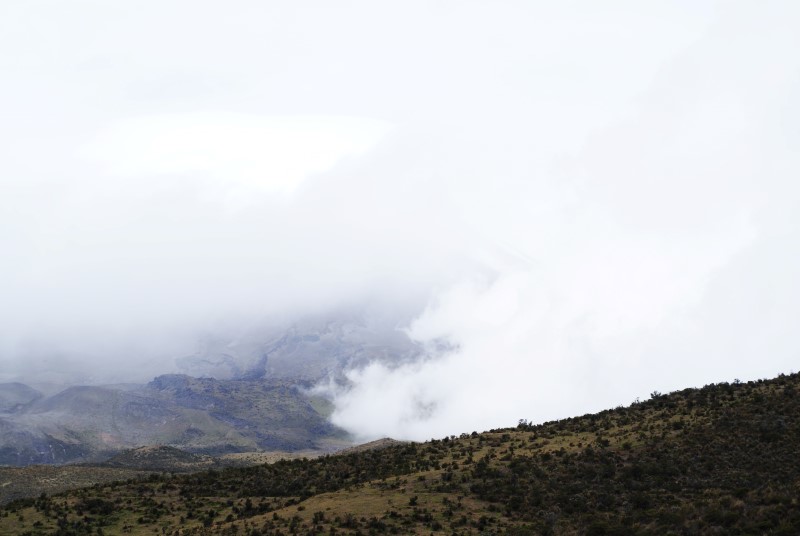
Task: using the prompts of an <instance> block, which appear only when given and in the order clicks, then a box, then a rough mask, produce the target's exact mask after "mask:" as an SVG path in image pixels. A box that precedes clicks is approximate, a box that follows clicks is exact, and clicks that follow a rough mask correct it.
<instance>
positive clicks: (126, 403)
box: [0, 374, 345, 466]
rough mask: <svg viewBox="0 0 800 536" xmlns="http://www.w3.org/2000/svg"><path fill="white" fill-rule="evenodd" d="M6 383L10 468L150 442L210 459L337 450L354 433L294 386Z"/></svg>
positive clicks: (0, 447) (163, 380)
mask: <svg viewBox="0 0 800 536" xmlns="http://www.w3.org/2000/svg"><path fill="white" fill-rule="evenodd" d="M3 387H4V388H5V390H0V393H2V394H3V397H2V400H0V402H2V404H0V465H10V466H25V465H31V464H48V463H49V464H63V463H75V462H81V463H87V462H99V461H104V460H106V459H108V458H109V457H111V456H113V455H115V454H118V453H120V452H122V451H125V450H127V449H131V448H136V447H139V446H143V445H170V446H173V447H176V448H180V449H184V450H188V451H191V452H193V453H198V454H210V455H223V454H227V453H233V452H263V451H305V450H312V449H314V450H320V451H327V450H330V448H331V444H335V445H337V446H338V445H339V444H340V443H342V438H343V437H344V436H345V434H344V432H343V431H342V430H339V429H337V428H336V427H334V426H332V425H331V424H330V423H329V422H328V419H327V413H326V411H327V410H328V409H329V408H328V407H327V406H326V404H328V403H327V401H325V400H323V399H321V398H319V397H313V396H310V395H308V394H306V393H305V392H304V391H303V390H302V389H301V388H299V387H298V386H297V385H296V384H295V383H293V382H289V381H284V380H275V379H257V380H216V379H213V378H192V377H190V376H185V375H176V374H171V375H164V376H159V377H157V378H155V379H154V380H153V381H151V382H150V383H149V384H146V385H141V386H124V387H120V388H116V387H114V386H110V387H97V386H74V387H69V388H67V389H65V390H63V391H61V392H59V393H57V394H55V395H53V396H50V397H42V396H41V395H39V394H37V392H36V391H34V390H32V389H30V388H27V387H26V386H24V385H22V384H5V386H3ZM328 405H329V404H328Z"/></svg>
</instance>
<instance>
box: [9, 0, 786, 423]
mask: <svg viewBox="0 0 800 536" xmlns="http://www.w3.org/2000/svg"><path fill="white" fill-rule="evenodd" d="M0 9H2V13H0V51H3V52H0V65H2V67H3V70H4V72H5V73H7V76H6V78H7V81H8V83H4V84H3V85H2V87H0V115H2V118H3V121H2V126H0V142H2V143H0V162H2V166H3V169H2V173H0V248H1V249H2V251H3V262H2V263H0V295H2V302H3V306H2V308H0V326H2V329H0V380H2V379H13V378H17V377H21V376H24V375H28V376H31V375H39V376H41V377H45V376H47V375H49V376H50V377H53V378H55V379H58V378H60V377H64V378H66V377H68V376H69V375H70V374H71V373H72V372H74V371H76V370H83V371H84V377H85V378H87V379H92V380H94V381H101V380H108V379H114V380H119V379H130V380H141V379H147V376H148V375H152V374H153V373H159V372H168V371H169V370H167V369H169V367H170V366H173V363H174V358H175V357H180V356H181V355H185V354H188V353H191V352H192V350H193V346H194V345H195V344H196V340H197V337H198V334H202V333H208V332H215V331H216V332H226V331H235V330H237V329H245V327H246V326H251V325H258V324H259V323H260V322H264V321H265V319H268V318H271V317H273V316H274V315H303V314H310V313H315V312H319V311H324V310H328V309H335V308H337V307H343V306H347V305H356V304H363V303H365V302H377V303H380V304H381V307H383V308H387V309H392V308H402V309H403V310H410V311H416V312H417V314H416V318H415V320H414V321H413V322H412V323H411V324H410V325H409V326H407V329H408V332H409V334H410V335H411V336H412V337H413V338H415V339H416V340H419V341H421V342H422V343H426V344H428V346H429V347H430V348H431V351H430V352H429V353H428V355H426V356H425V358H424V359H422V360H420V361H419V362H416V363H412V364H406V365H403V366H399V367H391V366H387V365H379V364H373V365H371V366H369V367H367V368H365V369H361V370H354V371H351V372H350V380H351V384H350V386H349V387H348V388H347V389H344V390H336V391H335V393H334V396H335V398H334V400H335V403H336V412H335V413H334V416H333V419H334V422H336V423H337V424H340V425H342V426H344V427H346V428H347V429H349V430H351V431H353V432H354V433H355V434H358V435H360V436H363V437H375V436H379V435H392V436H395V437H402V438H416V439H420V438H427V437H431V436H439V435H443V434H446V433H447V434H449V433H460V432H464V431H471V430H474V429H484V428H490V427H495V426H501V425H507V424H513V423H514V422H516V420H517V419H520V418H527V419H532V420H534V421H538V420H542V419H549V418H556V417H565V416H568V415H572V414H574V413H581V412H585V411H590V410H595V409H600V408H603V407H607V406H609V405H616V404H620V403H628V402H630V401H631V400H632V399H633V398H635V397H637V396H639V397H643V396H646V395H647V393H649V392H650V391H652V390H660V391H667V390H670V389H674V388H679V387H684V386H686V385H698V384H703V383H706V382H710V381H719V380H723V379H728V380H732V379H733V378H735V377H740V378H742V379H747V378H752V377H760V376H769V375H773V374H776V373H779V372H787V371H789V370H791V369H792V368H793V367H795V366H796V363H797V359H798V350H799V349H798V344H797V342H796V341H795V340H794V336H793V328H794V326H793V324H792V319H793V318H797V316H798V315H797V313H798V312H799V311H798V307H799V306H798V303H800V286H798V284H797V282H796V277H795V274H797V273H799V272H798V269H800V253H798V248H797V246H796V244H798V243H800V240H799V239H800V236H798V234H799V233H800V225H799V223H800V222H798V217H797V214H798V213H800V212H798V210H797V209H798V201H800V186H798V182H797V180H796V177H797V176H800V173H799V172H800V165H798V154H800V153H798V151H797V149H798V147H800V143H799V142H800V127H798V125H800V107H799V106H798V104H797V102H796V98H795V96H796V95H797V94H798V91H800V61H798V58H797V54H796V53H795V51H796V50H798V48H800V47H798V45H800V43H798V38H797V37H796V35H795V34H796V32H795V29H796V27H797V26H798V24H797V23H798V22H800V13H798V8H797V7H795V6H794V4H793V3H790V2H768V3H765V4H761V5H758V6H755V5H750V4H744V3H742V4H738V3H729V2H725V3H714V2H707V3H703V2H701V3H697V2H690V3H685V4H684V3H676V2H665V3H649V4H647V5H644V4H641V3H634V2H631V3H626V2H620V3H614V4H612V5H604V6H598V5H597V4H596V3H594V2H573V3H565V4H559V5H558V6H551V5H544V4H532V5H528V4H517V3H513V2H511V3H501V4H494V5H489V4H481V3H471V4H464V3H450V2H442V3H436V4H430V3H427V2H425V3H423V2H420V3H415V2H411V3H404V4H403V5H402V6H400V5H398V6H393V7H387V6H377V5H374V4H371V3H358V2H354V3H351V4H347V5H346V6H339V7H337V8H336V9H333V8H332V7H329V6H327V5H324V4H322V3H319V4H316V3H311V4H307V5H304V6H297V5H294V6H291V7H288V6H282V7H281V6H278V5H277V4H269V5H264V3H261V2H246V1H239V2H233V3H229V4H226V6H224V9H223V7H222V6H219V5H217V4H215V3H204V2H192V3H188V2H171V3H169V4H168V5H163V4H159V5H158V6H156V5H155V4H152V5H150V4H147V3H145V4H141V3H137V4H134V3H126V2H119V3H116V4H114V5H113V6H108V5H106V4H103V3H95V2H88V1H86V2H77V3H73V4H72V5H71V6H70V8H69V9H67V8H66V7H65V6H62V5H61V4H60V3H58V2H42V3H6V4H4V5H3V7H2V8H0ZM443 340H444V341H448V342H449V344H450V347H451V349H450V350H448V351H443V350H441V348H442V346H441V345H438V344H435V342H436V341H443Z"/></svg>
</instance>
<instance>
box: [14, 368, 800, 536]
mask: <svg viewBox="0 0 800 536" xmlns="http://www.w3.org/2000/svg"><path fill="white" fill-rule="evenodd" d="M798 392H800V376H798V375H797V374H793V375H790V376H784V375H782V376H780V377H778V378H775V379H773V380H759V381H757V382H747V383H740V382H735V383H733V384H728V383H723V384H716V385H709V386H706V387H703V388H702V389H686V390H683V391H680V392H675V393H671V394H668V395H661V394H658V393H653V395H652V397H651V399H650V400H648V401H646V402H641V403H639V402H636V403H634V404H632V405H630V406H628V407H618V408H615V409H611V410H607V411H603V412H601V413H598V414H594V415H584V416H582V417H577V418H570V419H565V420H561V421H556V422H550V423H545V424H540V425H532V424H529V423H526V422H520V423H519V424H518V425H517V426H516V427H513V428H507V429H500V430H492V431H489V432H485V433H477V432H472V433H465V434H462V435H461V436H460V437H454V436H451V437H449V438H444V439H441V440H434V441H430V442H426V443H423V444H418V443H404V444H397V445H389V446H386V447H385V448H381V449H377V450H368V451H364V452H356V453H351V454H343V455H338V456H325V457H322V458H318V459H315V460H292V461H280V462H277V463H274V464H272V465H261V466H257V467H250V468H234V469H224V470H212V471H206V472H201V473H195V474H190V475H168V474H160V475H159V474H153V475H151V477H150V478H149V479H148V480H147V481H128V482H124V483H117V484H104V485H98V486H95V487H93V488H86V489H83V490H80V491H76V492H69V493H66V494H62V495H57V496H52V497H47V496H43V497H39V498H37V499H27V500H22V501H16V502H14V503H11V504H9V505H7V506H6V507H5V508H4V509H3V510H2V511H1V513H0V533H2V534H9V535H14V534H26V533H27V534H62V535H66V534H98V533H100V532H102V533H103V534H107V535H108V534H154V533H158V534H247V535H250V536H257V535H260V534H270V535H286V534H321V533H325V534H339V535H343V534H350V535H356V534H362V535H363V534H431V533H433V534H513V535H528V534H531V535H532V534H594V535H601V534H797V533H799V532H800V504H798V497H799V496H800V493H799V492H800V459H798V456H797V452H798V450H799V448H800V402H799V401H798V396H797V394H798Z"/></svg>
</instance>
